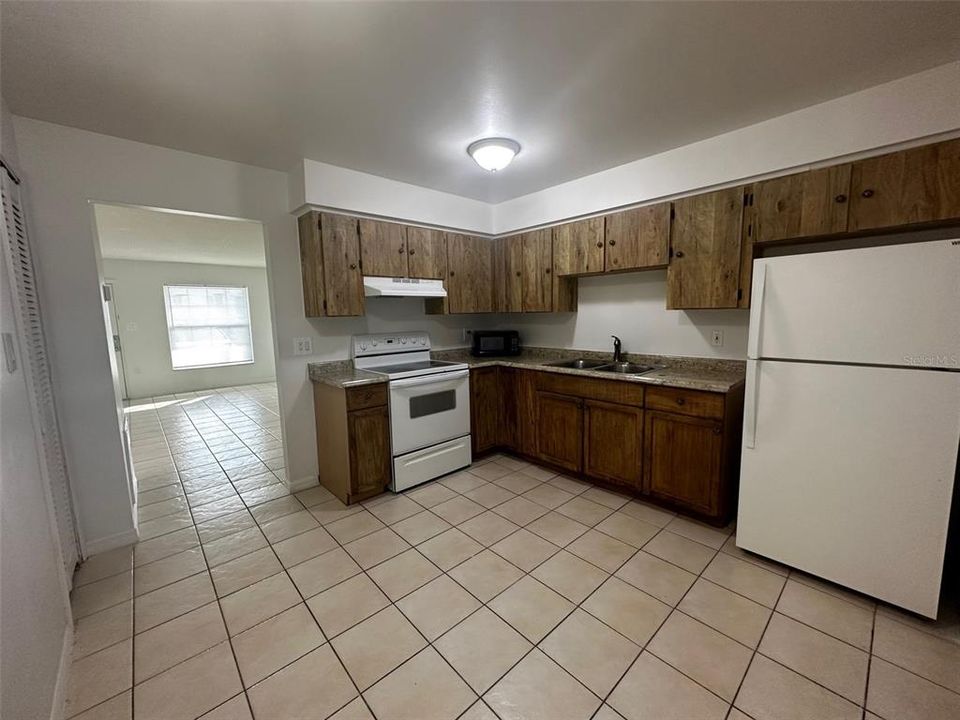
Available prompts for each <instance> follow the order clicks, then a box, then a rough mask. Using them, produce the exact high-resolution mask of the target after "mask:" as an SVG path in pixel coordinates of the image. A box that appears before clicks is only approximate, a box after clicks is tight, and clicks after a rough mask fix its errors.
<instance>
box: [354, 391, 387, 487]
mask: <svg viewBox="0 0 960 720" xmlns="http://www.w3.org/2000/svg"><path fill="white" fill-rule="evenodd" d="M347 428H348V433H349V438H350V475H351V486H352V487H351V490H352V494H354V495H371V494H376V493H379V492H382V491H383V489H384V488H385V487H386V486H387V485H389V484H390V477H391V473H390V414H389V412H388V411H387V406H386V405H382V406H380V407H372V408H367V409H365V410H354V411H353V412H350V413H347Z"/></svg>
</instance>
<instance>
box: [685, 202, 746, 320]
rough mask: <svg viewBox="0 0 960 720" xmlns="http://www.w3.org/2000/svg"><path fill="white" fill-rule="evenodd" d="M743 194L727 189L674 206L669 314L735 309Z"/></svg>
mask: <svg viewBox="0 0 960 720" xmlns="http://www.w3.org/2000/svg"><path fill="white" fill-rule="evenodd" d="M743 192H744V190H743V188H742V187H736V188H728V189H726V190H717V191H715V192H710V193H704V194H702V195H693V196H691V197H686V198H681V199H680V200H676V201H674V203H673V206H674V213H675V217H674V221H673V229H672V234H671V240H670V245H671V250H672V252H673V257H672V258H671V260H670V266H669V268H668V270H667V309H669V310H680V309H691V310H693V309H701V308H735V307H737V302H738V290H739V289H740V285H739V282H740V240H741V238H740V232H741V221H742V219H743Z"/></svg>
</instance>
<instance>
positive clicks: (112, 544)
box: [83, 527, 140, 557]
mask: <svg viewBox="0 0 960 720" xmlns="http://www.w3.org/2000/svg"><path fill="white" fill-rule="evenodd" d="M139 539H140V531H139V530H138V529H137V528H135V527H134V528H130V529H129V530H124V531H123V532H119V533H115V534H113V535H107V536H106V537H102V538H97V539H96V540H87V541H86V542H85V543H84V545H83V556H84V557H90V556H91V555H97V554H98V553H102V552H106V551H107V550H113V549H114V548H119V547H125V546H127V545H133V544H134V543H135V542H137V541H138V540H139Z"/></svg>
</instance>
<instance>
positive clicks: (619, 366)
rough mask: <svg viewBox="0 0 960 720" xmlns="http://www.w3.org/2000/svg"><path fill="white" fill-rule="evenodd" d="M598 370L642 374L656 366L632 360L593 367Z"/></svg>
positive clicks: (622, 373)
mask: <svg viewBox="0 0 960 720" xmlns="http://www.w3.org/2000/svg"><path fill="white" fill-rule="evenodd" d="M593 369H594V370H597V371H598V372H612V373H620V374H621V375H641V374H643V373H647V372H650V371H651V370H655V369H656V368H655V367H654V366H653V365H639V364H637V363H632V362H620V363H609V364H607V365H600V366H598V367H595V368H593Z"/></svg>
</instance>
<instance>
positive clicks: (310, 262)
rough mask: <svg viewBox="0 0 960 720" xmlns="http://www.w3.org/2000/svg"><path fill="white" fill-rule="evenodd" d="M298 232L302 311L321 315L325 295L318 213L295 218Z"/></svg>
mask: <svg viewBox="0 0 960 720" xmlns="http://www.w3.org/2000/svg"><path fill="white" fill-rule="evenodd" d="M297 225H298V229H299V234H300V273H301V276H302V278H301V279H302V281H303V312H304V314H305V315H306V316H307V317H323V315H324V304H325V301H326V295H325V293H324V284H323V249H322V244H321V242H320V213H317V212H312V211H311V212H308V213H305V214H303V215H301V216H300V217H299V218H297Z"/></svg>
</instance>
